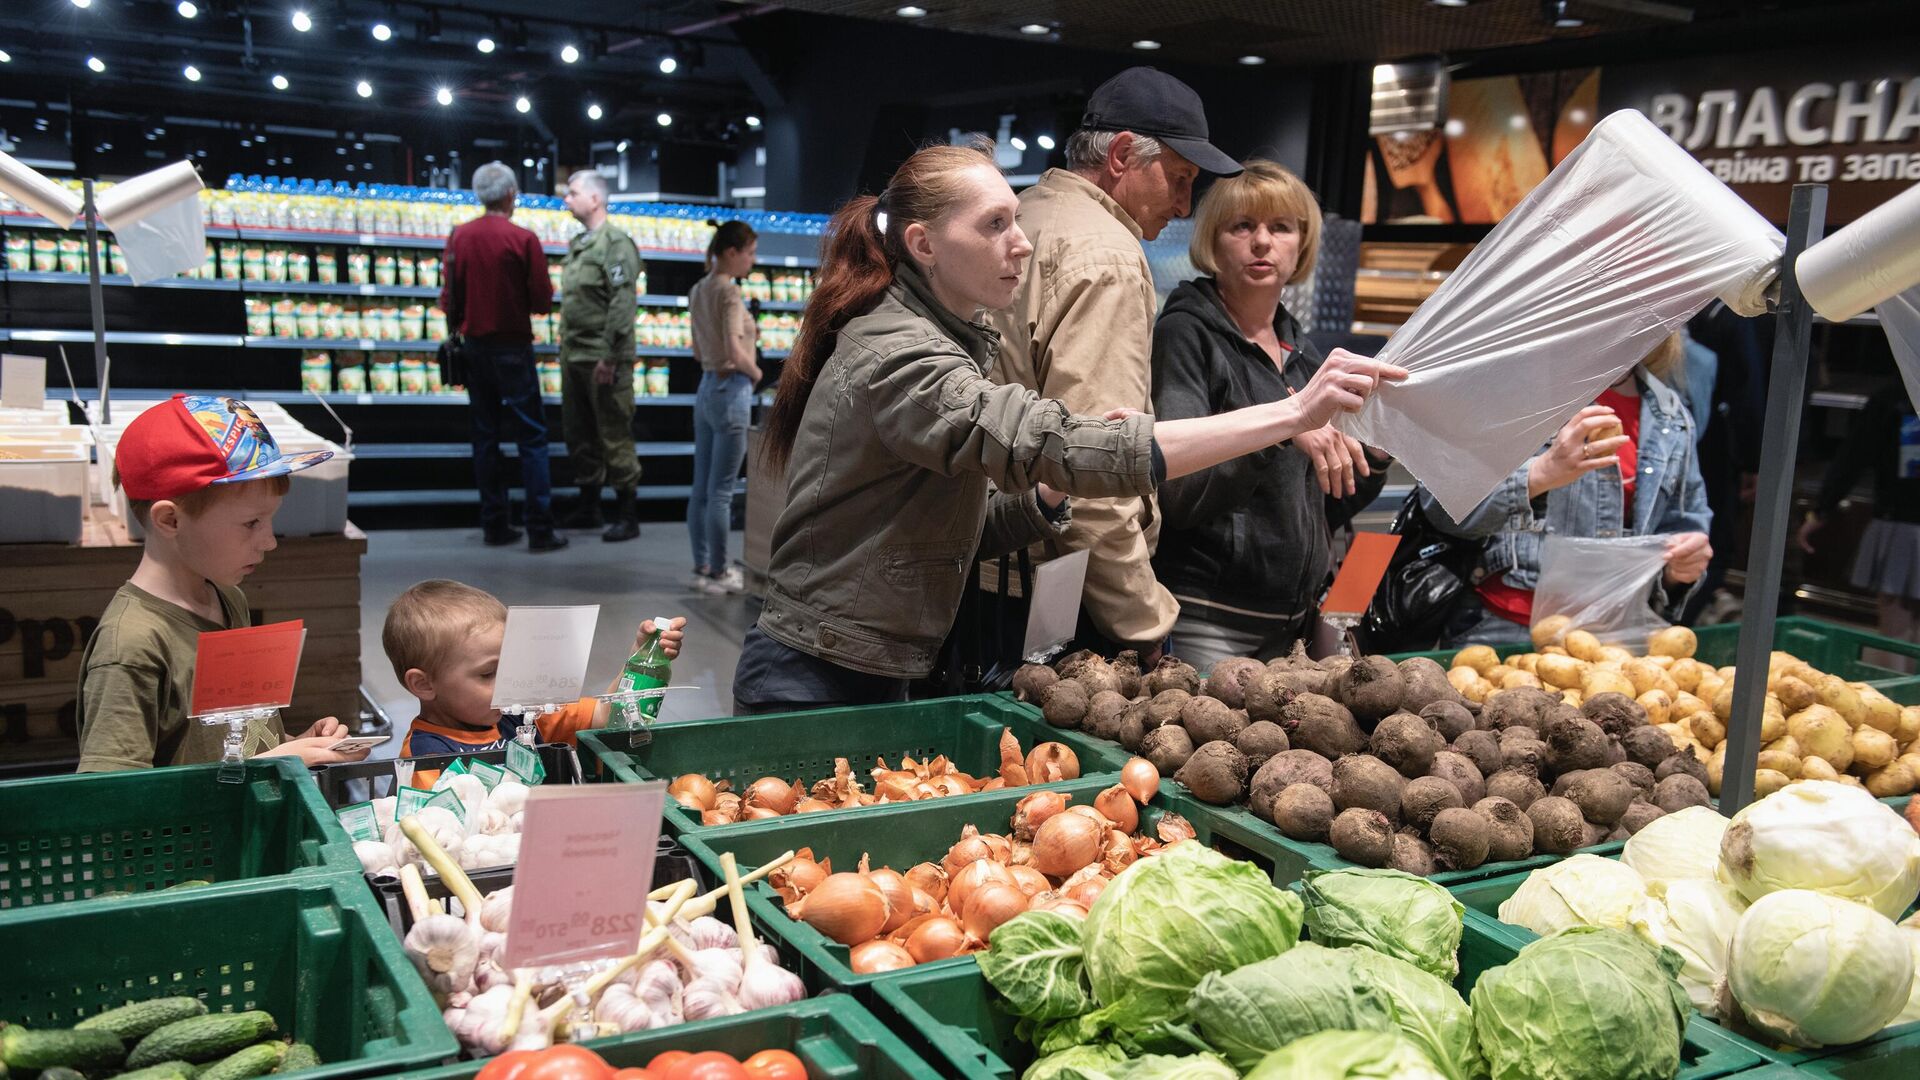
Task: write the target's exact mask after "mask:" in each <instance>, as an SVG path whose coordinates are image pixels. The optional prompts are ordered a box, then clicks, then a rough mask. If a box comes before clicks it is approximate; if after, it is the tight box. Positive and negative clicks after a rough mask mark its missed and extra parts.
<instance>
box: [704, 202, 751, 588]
mask: <svg viewBox="0 0 1920 1080" xmlns="http://www.w3.org/2000/svg"><path fill="white" fill-rule="evenodd" d="M758 247H759V240H758V238H757V237H756V236H755V234H754V231H753V229H752V228H751V227H750V226H748V225H747V223H746V222H744V221H729V222H726V223H724V224H722V225H721V226H720V228H719V229H718V231H716V232H715V233H714V234H713V241H712V242H711V243H709V244H708V245H707V276H706V277H703V278H701V279H700V280H699V282H698V283H696V284H695V285H694V287H693V291H692V293H690V294H689V295H688V297H687V306H688V314H689V318H690V320H691V322H692V324H693V355H694V359H696V360H698V361H700V369H701V373H700V390H699V392H698V393H697V394H696V395H695V399H694V406H693V493H692V494H691V495H690V496H689V497H688V498H687V533H688V534H689V535H690V536H691V537H692V539H693V579H692V582H691V586H690V587H691V588H693V589H694V590H695V591H697V592H705V593H715V594H719V593H737V592H740V591H741V590H742V589H744V588H745V587H746V585H745V582H744V581H742V580H741V576H740V569H739V568H738V567H734V566H729V565H727V527H728V524H729V519H730V516H731V509H732V506H733V489H734V482H735V481H736V480H737V479H738V478H739V476H740V466H741V463H742V462H744V461H745V460H746V457H747V420H748V417H749V414H750V413H751V411H752V407H753V388H754V385H755V384H756V383H758V382H759V381H760V365H759V364H758V363H757V362H756V361H755V357H756V355H757V350H756V349H755V347H754V346H755V336H756V335H755V330H754V324H753V316H752V315H750V314H748V312H747V305H746V302H745V301H744V300H742V299H741V298H740V286H739V284H738V283H737V282H736V280H735V279H737V278H743V277H746V276H747V274H748V273H750V272H751V271H752V270H753V258H754V254H755V252H756V251H757V250H758Z"/></svg>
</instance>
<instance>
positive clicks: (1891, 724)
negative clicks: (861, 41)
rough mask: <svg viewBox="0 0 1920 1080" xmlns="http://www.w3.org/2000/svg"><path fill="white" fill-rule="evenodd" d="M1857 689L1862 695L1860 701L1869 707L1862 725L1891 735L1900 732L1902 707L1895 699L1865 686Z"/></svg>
mask: <svg viewBox="0 0 1920 1080" xmlns="http://www.w3.org/2000/svg"><path fill="white" fill-rule="evenodd" d="M1855 689H1856V690H1857V692H1858V693H1859V694H1860V700H1861V701H1862V702H1864V703H1865V704H1866V707H1867V713H1866V716H1865V717H1864V718H1862V720H1861V723H1862V724H1865V725H1866V726H1868V727H1871V728H1876V729H1878V730H1880V731H1884V732H1886V733H1887V734H1889V735H1892V734H1894V733H1895V732H1897V731H1899V730H1900V706H1898V705H1896V704H1894V702H1893V699H1891V698H1889V697H1887V696H1886V695H1885V694H1882V693H1881V692H1880V691H1878V690H1875V689H1874V688H1873V687H1871V686H1867V685H1865V684H1862V685H1860V686H1858V687H1856V688H1855Z"/></svg>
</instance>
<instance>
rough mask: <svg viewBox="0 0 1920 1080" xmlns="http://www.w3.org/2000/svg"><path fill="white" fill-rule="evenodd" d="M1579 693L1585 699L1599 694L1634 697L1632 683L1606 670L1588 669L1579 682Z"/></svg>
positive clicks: (1618, 673) (1617, 673)
mask: <svg viewBox="0 0 1920 1080" xmlns="http://www.w3.org/2000/svg"><path fill="white" fill-rule="evenodd" d="M1580 692H1581V693H1582V694H1584V695H1585V696H1587V697H1595V696H1597V695H1600V694H1625V695H1626V696H1628V697H1634V696H1635V694H1634V689H1633V682H1632V681H1631V680H1629V679H1628V678H1627V677H1626V676H1625V675H1623V674H1621V673H1620V672H1617V671H1609V670H1607V669H1606V668H1589V669H1588V670H1587V674H1586V677H1585V678H1583V679H1581V680H1580Z"/></svg>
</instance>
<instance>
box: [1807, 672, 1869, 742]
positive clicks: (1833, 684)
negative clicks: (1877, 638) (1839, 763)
mask: <svg viewBox="0 0 1920 1080" xmlns="http://www.w3.org/2000/svg"><path fill="white" fill-rule="evenodd" d="M1814 691H1815V692H1816V693H1818V694H1819V695H1820V703H1821V704H1822V705H1825V706H1826V707H1827V708H1829V709H1832V710H1833V711H1834V712H1836V713H1839V714H1840V719H1841V720H1844V721H1846V724H1847V726H1848V727H1859V726H1860V724H1861V722H1862V721H1864V720H1865V719H1866V718H1867V703H1866V702H1865V701H1863V700H1861V698H1860V691H1858V690H1855V689H1854V688H1853V687H1852V686H1849V685H1848V684H1847V681H1846V680H1845V679H1842V678H1840V677H1838V676H1836V675H1823V676H1821V678H1820V681H1819V682H1818V683H1816V684H1815V685H1814ZM1788 715H1789V716H1791V715H1792V714H1791V713H1789V714H1788ZM1822 756H1825V755H1822Z"/></svg>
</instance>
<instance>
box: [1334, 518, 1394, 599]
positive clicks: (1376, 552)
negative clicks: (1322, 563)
mask: <svg viewBox="0 0 1920 1080" xmlns="http://www.w3.org/2000/svg"><path fill="white" fill-rule="evenodd" d="M1399 546H1400V537H1398V536H1396V535H1395V534H1393V533H1371V532H1363V533H1355V534H1354V537H1353V544H1352V546H1350V547H1348V548H1347V557H1346V558H1345V559H1343V560H1341V562H1340V573H1339V574H1338V575H1337V576H1335V577H1334V579H1333V588H1331V589H1328V590H1327V599H1326V600H1325V601H1324V602H1323V603H1322V604H1321V605H1320V610H1321V611H1322V612H1324V613H1325V614H1326V615H1329V616H1333V615H1350V616H1353V617H1355V618H1358V617H1359V616H1361V615H1365V614H1366V613H1367V606H1368V605H1369V604H1371V603H1373V594H1374V592H1375V590H1377V589H1379V588H1380V579H1381V578H1383V577H1385V576H1387V564H1388V563H1390V562H1392V561H1393V553H1394V551H1395V550H1396V549H1397V548H1399Z"/></svg>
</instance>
